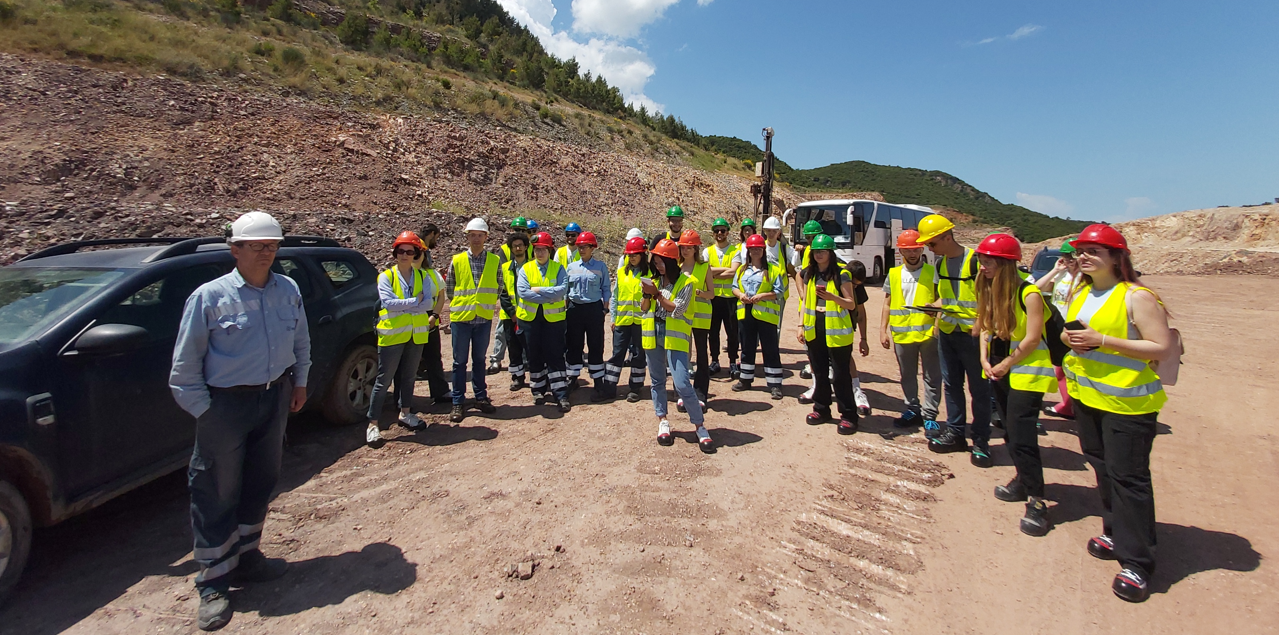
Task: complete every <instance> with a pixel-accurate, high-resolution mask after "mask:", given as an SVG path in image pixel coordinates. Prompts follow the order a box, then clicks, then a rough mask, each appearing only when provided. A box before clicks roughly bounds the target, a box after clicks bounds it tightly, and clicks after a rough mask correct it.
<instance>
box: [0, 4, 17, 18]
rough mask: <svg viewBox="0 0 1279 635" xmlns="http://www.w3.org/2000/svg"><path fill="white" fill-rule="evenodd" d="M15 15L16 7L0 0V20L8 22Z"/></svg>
mask: <svg viewBox="0 0 1279 635" xmlns="http://www.w3.org/2000/svg"><path fill="white" fill-rule="evenodd" d="M17 15H18V8H17V7H15V6H13V5H12V4H9V3H8V2H5V0H0V22H8V21H10V20H12V19H14V18H15V17H17Z"/></svg>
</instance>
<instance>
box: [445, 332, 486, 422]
mask: <svg viewBox="0 0 1279 635" xmlns="http://www.w3.org/2000/svg"><path fill="white" fill-rule="evenodd" d="M452 330H453V405H455V406H458V405H461V404H462V403H463V402H464V401H466V358H467V356H468V355H469V356H470V358H471V366H472V367H473V368H474V369H475V372H473V373H471V388H473V389H474V390H475V398H476V399H488V397H489V393H488V383H487V382H485V380H484V370H485V367H484V354H485V353H487V352H488V347H489V333H490V332H492V330H493V323H492V322H460V323H459V322H454V323H453V326H452Z"/></svg>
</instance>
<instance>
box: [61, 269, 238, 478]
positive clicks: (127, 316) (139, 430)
mask: <svg viewBox="0 0 1279 635" xmlns="http://www.w3.org/2000/svg"><path fill="white" fill-rule="evenodd" d="M227 271H229V267H228V266H227V265H225V264H200V265H194V266H189V267H185V268H183V269H179V270H177V271H173V272H170V273H168V274H165V275H164V276H163V277H161V278H160V279H159V280H155V281H154V282H151V283H150V284H146V286H144V287H142V288H140V289H137V290H136V291H135V292H134V293H132V294H130V295H129V296H128V297H126V298H125V299H124V300H122V301H120V302H118V303H116V304H115V305H113V306H112V307H110V308H108V309H107V310H106V311H104V312H103V313H102V314H101V315H99V316H98V318H97V319H96V320H95V321H94V322H93V324H92V326H98V325H102V324H128V325H132V326H138V327H142V328H143V329H146V332H147V335H148V336H147V338H146V340H145V341H144V342H142V343H141V344H140V345H138V346H137V347H136V348H134V349H132V350H128V351H125V352H122V353H115V354H110V355H92V354H78V352H76V351H74V348H73V347H69V348H68V350H66V351H63V353H62V354H61V355H59V358H58V366H59V370H60V371H61V372H60V380H59V383H58V388H57V389H56V390H55V394H54V399H55V402H57V403H59V406H58V408H59V411H60V412H63V413H65V414H66V415H67V416H60V417H59V422H60V425H59V430H58V446H59V461H60V462H61V464H62V465H63V467H64V473H65V475H66V479H67V480H66V493H67V496H68V498H76V497H78V496H79V495H81V494H83V493H85V492H87V491H88V490H91V489H94V488H96V487H99V486H102V485H104V484H107V483H110V482H111V481H114V480H115V479H118V478H123V477H126V476H128V475H130V474H132V473H134V472H136V471H138V470H142V469H144V468H148V467H151V466H153V465H155V464H157V463H158V462H162V461H164V460H166V459H169V458H172V457H173V456H174V455H176V454H179V453H181V452H183V451H185V450H186V449H187V448H189V447H190V446H191V444H192V443H194V441H195V421H194V420H193V419H192V418H191V415H189V414H187V413H186V412H184V411H183V410H182V409H181V408H179V407H178V404H177V402H175V401H174V400H173V395H172V394H171V393H170V392H169V369H170V368H171V366H172V361H173V345H174V342H175V341H176V340H177V334H178V325H179V323H180V322H181V318H182V309H183V306H184V305H185V304H186V300H187V298H188V297H189V296H190V295H191V292H193V291H195V289H196V288H197V287H199V286H200V285H202V284H204V283H205V282H208V281H210V280H213V279H214V278H217V277H218V276H221V275H223V274H224V273H226V272H227ZM58 393H61V394H58Z"/></svg>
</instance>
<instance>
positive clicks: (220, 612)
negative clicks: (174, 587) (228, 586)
mask: <svg viewBox="0 0 1279 635" xmlns="http://www.w3.org/2000/svg"><path fill="white" fill-rule="evenodd" d="M231 615H232V611H231V598H229V597H227V593H226V591H211V592H209V593H205V594H203V595H201V596H200V609H199V610H198V611H197V612H196V617H197V620H196V625H197V626H199V627H200V630H202V631H216V630H218V629H219V628H222V627H223V626H226V625H227V624H230V623H231Z"/></svg>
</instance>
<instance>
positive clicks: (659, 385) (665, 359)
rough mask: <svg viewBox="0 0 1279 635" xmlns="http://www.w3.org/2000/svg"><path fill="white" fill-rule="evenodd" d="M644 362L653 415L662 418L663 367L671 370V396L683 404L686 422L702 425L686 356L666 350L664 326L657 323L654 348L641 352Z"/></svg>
mask: <svg viewBox="0 0 1279 635" xmlns="http://www.w3.org/2000/svg"><path fill="white" fill-rule="evenodd" d="M644 356H645V357H646V358H647V359H648V372H649V374H650V375H652V376H653V388H652V391H651V392H652V393H653V412H654V413H656V414H657V416H659V417H662V418H666V366H667V365H668V364H669V365H670V367H671V377H673V378H674V379H675V392H676V393H678V394H679V396H680V397H681V398H682V399H683V400H684V408H685V409H687V410H688V418H689V420H690V421H692V422H693V424H694V425H698V426H700V425H702V423H703V422H704V421H705V418H704V417H703V416H702V404H701V402H699V401H698V400H697V391H695V390H693V382H692V380H691V379H689V377H690V375H689V372H688V365H689V364H688V353H685V352H684V351H668V350H666V324H665V323H664V322H658V323H657V348H655V349H652V350H646V351H644Z"/></svg>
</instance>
